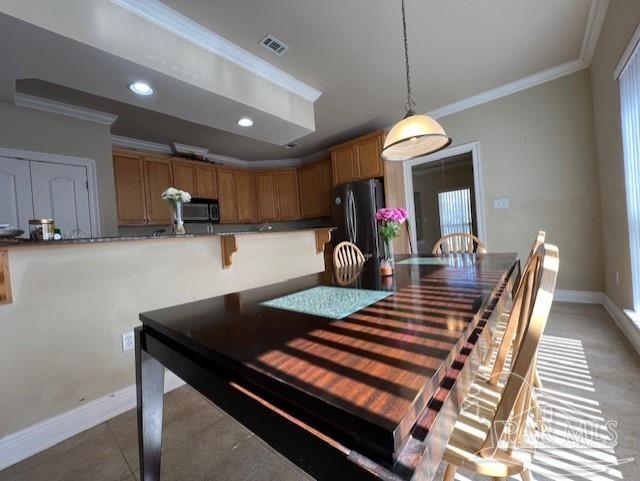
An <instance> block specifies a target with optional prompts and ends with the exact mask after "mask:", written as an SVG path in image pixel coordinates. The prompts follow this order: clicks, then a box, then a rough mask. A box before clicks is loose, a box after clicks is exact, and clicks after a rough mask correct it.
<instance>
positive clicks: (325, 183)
mask: <svg viewBox="0 0 640 481" xmlns="http://www.w3.org/2000/svg"><path fill="white" fill-rule="evenodd" d="M298 184H299V186H300V212H301V217H302V218H303V219H313V218H316V217H324V216H328V215H330V214H331V203H330V198H331V190H332V188H333V186H332V183H331V163H330V161H329V160H324V161H321V162H316V163H314V164H311V165H305V166H303V167H300V168H298Z"/></svg>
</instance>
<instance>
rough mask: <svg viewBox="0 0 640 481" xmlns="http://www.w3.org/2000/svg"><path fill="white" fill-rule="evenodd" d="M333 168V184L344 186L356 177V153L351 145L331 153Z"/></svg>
mask: <svg viewBox="0 0 640 481" xmlns="http://www.w3.org/2000/svg"><path fill="white" fill-rule="evenodd" d="M331 164H332V167H333V184H334V185H340V184H346V183H347V182H351V181H353V180H356V178H357V177H358V174H357V166H356V151H355V149H354V148H353V146H352V145H348V146H347V147H343V148H341V149H336V150H332V151H331Z"/></svg>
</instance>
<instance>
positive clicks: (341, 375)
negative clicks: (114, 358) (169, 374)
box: [140, 254, 517, 463]
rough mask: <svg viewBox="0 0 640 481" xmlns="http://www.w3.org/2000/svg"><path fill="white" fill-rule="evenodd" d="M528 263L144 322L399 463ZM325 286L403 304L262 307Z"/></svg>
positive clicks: (483, 265) (406, 275) (363, 278)
mask: <svg viewBox="0 0 640 481" xmlns="http://www.w3.org/2000/svg"><path fill="white" fill-rule="evenodd" d="M405 258H408V256H398V257H397V261H401V260H404V259H405ZM516 262H517V257H516V255H515V254H479V255H464V256H456V257H452V258H451V263H450V264H449V265H431V264H428V265H422V264H403V263H397V264H396V269H395V275H394V276H393V277H392V278H381V277H380V275H379V272H378V266H377V264H376V263H375V262H373V261H368V262H367V263H366V264H365V265H364V267H363V268H362V269H361V270H358V271H349V272H345V271H341V272H337V273H333V272H324V273H319V274H314V275H309V276H305V277H301V278H296V279H292V280H289V281H285V282H281V283H278V284H274V285H270V286H266V287H261V288H257V289H251V290H247V291H244V292H239V293H233V294H228V295H225V296H220V297H214V298H210V299H205V300H201V301H197V302H192V303H188V304H183V305H180V306H174V307H169V308H166V309H160V310H156V311H152V312H146V313H143V314H141V315H140V319H141V320H142V322H143V325H144V329H152V330H153V331H155V332H157V333H159V334H161V335H162V336H165V337H166V338H168V339H169V340H170V341H171V342H176V343H179V344H180V345H182V346H186V347H187V348H189V349H190V350H191V351H193V352H195V353H197V354H198V355H199V356H201V357H202V359H203V360H205V361H206V362H208V363H211V366H214V367H216V368H219V369H221V370H224V371H225V372H229V373H232V374H233V375H234V376H236V377H237V378H239V379H242V380H243V382H244V383H245V384H246V385H248V386H255V387H256V388H259V389H261V390H266V391H267V392H269V393H270V394H271V395H274V396H276V397H277V398H278V399H281V401H282V406H291V407H292V408H295V409H296V411H298V412H304V413H305V416H306V421H307V422H308V423H309V424H310V425H312V426H314V427H315V428H317V429H318V430H319V431H321V432H323V433H329V434H330V435H331V437H332V438H334V439H337V440H339V441H340V442H341V443H343V444H344V445H345V446H349V447H350V448H352V449H357V450H358V451H359V452H361V453H364V454H367V455H368V456H370V457H372V458H373V459H380V460H382V461H383V462H386V463H392V462H393V461H395V460H396V459H397V457H398V455H399V453H400V452H401V450H402V448H403V446H404V444H405V442H406V441H407V439H408V437H409V434H410V432H411V429H412V427H413V426H414V424H415V423H416V420H417V419H418V416H419V415H420V414H421V413H422V412H423V411H424V410H425V408H426V406H427V404H428V403H429V401H430V399H431V398H432V397H433V395H434V393H435V392H436V390H437V389H438V387H439V384H440V381H441V380H442V378H443V375H444V373H445V372H446V371H447V370H448V369H449V368H450V367H451V365H452V363H453V361H454V359H455V358H456V356H458V355H459V353H460V350H461V349H462V347H463V346H464V344H465V343H466V341H467V339H468V338H469V335H470V334H471V332H472V331H473V329H475V327H476V325H477V322H478V319H479V313H482V312H483V310H484V309H485V308H486V306H487V304H488V302H489V300H490V299H491V297H492V296H493V295H495V292H496V290H497V288H498V286H499V285H500V284H501V283H502V282H503V281H504V279H505V278H506V276H507V274H508V273H509V271H510V270H511V268H512V267H513V266H514V265H515V263H516ZM316 286H333V287H349V288H356V289H369V290H382V291H389V292H391V295H389V296H388V297H386V298H384V299H382V300H380V301H377V302H375V303H373V304H371V305H369V306H367V307H364V308H362V309H360V310H358V311H356V312H355V313H353V314H351V315H349V316H347V317H345V318H343V319H331V318H327V317H322V316H318V315H310V314H304V313H299V312H294V311H289V310H283V309H277V308H273V307H267V306H265V305H263V304H262V303H263V302H265V301H268V300H272V299H275V298H279V297H281V296H285V295H288V294H291V293H296V292H299V291H303V290H306V289H310V288H313V287H316ZM285 409H286V408H285Z"/></svg>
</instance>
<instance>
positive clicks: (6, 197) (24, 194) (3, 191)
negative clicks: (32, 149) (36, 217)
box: [0, 157, 33, 237]
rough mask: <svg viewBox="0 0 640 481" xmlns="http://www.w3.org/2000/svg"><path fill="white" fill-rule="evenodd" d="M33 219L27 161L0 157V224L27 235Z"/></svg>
mask: <svg viewBox="0 0 640 481" xmlns="http://www.w3.org/2000/svg"><path fill="white" fill-rule="evenodd" d="M32 218H33V199H32V197H31V176H30V173H29V161H28V160H20V159H13V158H9V157H0V224H11V225H12V226H13V227H16V228H18V229H22V230H23V231H25V234H24V235H23V237H24V236H28V235H29V219H32Z"/></svg>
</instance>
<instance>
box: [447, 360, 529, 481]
mask: <svg viewBox="0 0 640 481" xmlns="http://www.w3.org/2000/svg"><path fill="white" fill-rule="evenodd" d="M490 374H491V369H490V368H489V367H486V366H483V367H481V368H480V371H479V372H478V375H477V376H476V378H475V379H474V381H473V382H472V384H471V387H470V390H469V394H468V395H467V397H466V398H465V401H464V404H463V407H462V412H461V413H460V416H459V417H458V420H457V421H456V424H455V428H454V431H453V434H452V435H451V438H450V439H449V444H448V445H447V449H446V451H445V453H444V460H445V461H446V462H447V463H448V464H452V465H454V466H457V467H459V468H463V469H468V470H470V471H473V472H475V473H477V474H480V475H484V476H489V477H496V478H501V477H508V476H511V475H513V474H518V473H521V472H522V471H524V470H525V469H527V467H528V466H530V464H531V460H532V458H533V450H532V449H513V450H512V452H511V453H510V454H509V453H507V452H506V451H504V450H501V449H499V450H497V451H496V452H494V453H493V454H491V453H482V452H481V450H482V445H483V443H484V440H485V439H486V437H487V434H488V433H489V430H490V429H491V426H492V422H493V419H494V416H495V412H496V409H497V407H498V402H499V400H500V397H501V395H502V390H503V389H504V387H505V382H506V379H507V377H508V374H505V375H504V376H503V379H501V381H500V382H499V383H498V385H496V386H492V385H490V384H489V383H487V382H486V379H487V378H488V376H489V375H490ZM533 436H535V434H534V429H533V427H532V426H531V423H529V422H527V429H526V431H525V437H526V438H529V439H532V437H533ZM482 454H485V455H486V456H487V457H483V456H482Z"/></svg>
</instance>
